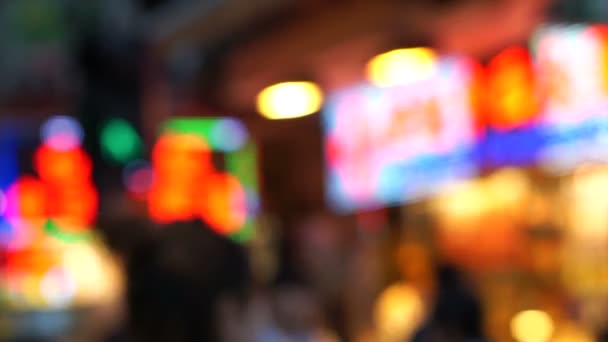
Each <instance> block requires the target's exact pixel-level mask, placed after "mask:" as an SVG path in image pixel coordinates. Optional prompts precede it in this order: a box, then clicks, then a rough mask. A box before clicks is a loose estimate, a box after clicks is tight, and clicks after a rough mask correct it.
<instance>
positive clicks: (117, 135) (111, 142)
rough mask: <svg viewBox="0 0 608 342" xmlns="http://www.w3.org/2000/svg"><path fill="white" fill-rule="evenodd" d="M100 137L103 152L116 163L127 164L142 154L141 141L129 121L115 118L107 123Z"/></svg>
mask: <svg viewBox="0 0 608 342" xmlns="http://www.w3.org/2000/svg"><path fill="white" fill-rule="evenodd" d="M100 137H101V149H102V152H103V153H104V154H105V155H106V157H108V158H110V159H111V160H113V161H115V162H119V163H125V162H127V161H129V160H131V159H133V158H135V157H137V155H138V154H139V153H140V152H141V148H142V142H141V139H140V137H139V135H138V134H137V131H136V130H135V128H133V126H132V125H131V124H130V123H129V122H128V121H127V120H124V119H116V118H115V119H111V120H109V121H107V122H106V124H105V125H104V126H103V128H102V130H101V135H100Z"/></svg>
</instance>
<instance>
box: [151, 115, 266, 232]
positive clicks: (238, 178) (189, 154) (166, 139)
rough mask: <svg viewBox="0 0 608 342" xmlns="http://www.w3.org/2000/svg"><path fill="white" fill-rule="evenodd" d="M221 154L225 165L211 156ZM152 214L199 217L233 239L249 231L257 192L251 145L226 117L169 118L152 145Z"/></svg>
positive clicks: (169, 217)
mask: <svg viewBox="0 0 608 342" xmlns="http://www.w3.org/2000/svg"><path fill="white" fill-rule="evenodd" d="M213 152H216V153H217V152H221V153H222V154H223V157H224V158H223V160H224V166H225V167H224V169H225V171H220V170H219V169H218V168H217V167H216V166H215V165H214V164H213V162H212V154H213ZM152 164H153V169H154V182H153V184H152V187H151V189H150V192H149V194H148V209H149V213H150V216H151V217H152V219H154V220H155V221H158V222H162V223H167V222H174V221H181V220H191V219H195V218H200V219H203V220H204V221H205V222H207V223H208V224H209V225H210V226H211V227H212V228H213V229H215V230H217V231H218V232H220V233H222V234H225V235H228V236H230V237H232V238H234V239H235V240H238V241H243V240H247V239H249V238H250V237H251V234H252V233H253V230H254V226H255V223H254V221H255V216H256V212H257V207H258V202H259V196H258V181H257V173H256V169H257V160H256V153H255V146H254V145H253V143H252V142H251V141H250V140H249V136H248V133H247V131H246V129H245V128H244V127H243V125H242V124H241V123H240V122H239V121H237V120H235V119H231V118H220V119H215V118H177V119H173V120H170V121H169V122H168V123H167V124H166V125H165V126H164V129H163V132H162V135H161V136H160V138H159V139H158V141H157V142H156V145H155V146H154V148H153V151H152Z"/></svg>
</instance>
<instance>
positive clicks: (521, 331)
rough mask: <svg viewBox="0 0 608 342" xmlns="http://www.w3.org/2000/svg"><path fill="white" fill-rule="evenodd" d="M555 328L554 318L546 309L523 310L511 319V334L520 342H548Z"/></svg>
mask: <svg viewBox="0 0 608 342" xmlns="http://www.w3.org/2000/svg"><path fill="white" fill-rule="evenodd" d="M553 330H554V326H553V320H552V319H551V316H549V315H548V314H547V313H546V312H544V311H538V310H526V311H522V312H520V313H518V314H517V315H515V316H514V317H513V319H512V320H511V334H512V335H513V338H514V339H515V340H516V341H519V342H547V341H549V340H550V339H551V335H553Z"/></svg>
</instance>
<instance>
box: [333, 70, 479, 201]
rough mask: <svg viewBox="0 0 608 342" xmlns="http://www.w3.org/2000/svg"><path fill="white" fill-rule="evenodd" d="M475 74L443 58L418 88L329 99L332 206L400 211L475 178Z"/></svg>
mask: <svg viewBox="0 0 608 342" xmlns="http://www.w3.org/2000/svg"><path fill="white" fill-rule="evenodd" d="M471 67H472V66H471V65H470V64H469V63H468V62H467V61H464V60H462V59H455V58H445V59H443V60H441V61H440V62H439V65H438V68H437V69H438V71H437V72H436V74H435V75H434V76H432V77H431V78H429V79H426V80H423V81H421V82H417V83H415V84H409V85H404V86H395V87H390V88H379V87H375V86H371V85H359V86H356V87H354V88H350V89H346V90H343V91H341V92H338V93H336V94H334V95H333V96H331V98H330V99H329V101H328V106H327V107H326V110H325V111H324V114H323V125H324V129H325V136H326V140H325V155H326V162H327V168H328V169H327V197H328V200H329V202H330V203H331V205H332V206H334V207H335V208H336V209H338V210H342V211H351V210H357V209H371V208H374V207H380V206H387V205H391V204H398V203H401V202H404V201H408V200H413V199H418V198H421V197H423V196H426V195H429V194H432V193H434V192H436V191H438V190H440V189H442V188H443V187H444V186H446V185H447V184H449V183H451V182H453V181H455V180H457V179H461V178H465V177H468V176H470V175H472V174H474V173H475V167H474V165H473V163H472V161H471V157H472V148H473V145H474V142H475V134H474V124H473V119H472V110H471V106H470V103H471V101H470V87H469V84H470V81H471V75H472V73H471Z"/></svg>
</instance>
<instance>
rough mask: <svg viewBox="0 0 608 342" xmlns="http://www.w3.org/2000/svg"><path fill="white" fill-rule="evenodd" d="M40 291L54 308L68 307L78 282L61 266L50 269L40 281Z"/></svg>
mask: <svg viewBox="0 0 608 342" xmlns="http://www.w3.org/2000/svg"><path fill="white" fill-rule="evenodd" d="M40 293H41V294H42V297H43V298H44V299H45V301H46V302H47V304H48V305H49V306H50V307H52V308H65V307H68V306H69V305H70V304H71V303H72V301H73V299H74V295H75V294H76V284H75V283H74V280H73V279H72V278H71V277H70V274H69V273H68V272H67V271H66V270H65V269H64V268H63V267H61V266H55V267H53V268H51V269H50V270H48V271H47V272H46V274H45V275H44V276H43V277H42V280H41V281H40Z"/></svg>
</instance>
